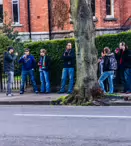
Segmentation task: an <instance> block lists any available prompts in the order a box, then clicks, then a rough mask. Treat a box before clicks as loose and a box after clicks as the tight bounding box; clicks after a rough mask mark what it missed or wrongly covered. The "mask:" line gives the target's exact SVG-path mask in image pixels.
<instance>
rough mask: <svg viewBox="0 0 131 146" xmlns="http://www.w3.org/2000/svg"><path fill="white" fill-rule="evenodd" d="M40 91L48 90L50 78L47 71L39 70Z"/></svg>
mask: <svg viewBox="0 0 131 146" xmlns="http://www.w3.org/2000/svg"><path fill="white" fill-rule="evenodd" d="M40 81H41V92H50V79H49V72H48V71H44V70H42V71H40Z"/></svg>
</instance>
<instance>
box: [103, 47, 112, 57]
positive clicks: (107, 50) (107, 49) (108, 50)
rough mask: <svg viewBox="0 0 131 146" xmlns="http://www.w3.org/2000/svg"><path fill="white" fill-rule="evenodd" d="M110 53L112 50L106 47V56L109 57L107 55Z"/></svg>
mask: <svg viewBox="0 0 131 146" xmlns="http://www.w3.org/2000/svg"><path fill="white" fill-rule="evenodd" d="M110 53H111V50H110V48H108V47H105V48H104V54H105V55H107V54H110Z"/></svg>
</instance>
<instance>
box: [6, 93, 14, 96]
mask: <svg viewBox="0 0 131 146" xmlns="http://www.w3.org/2000/svg"><path fill="white" fill-rule="evenodd" d="M8 95H9V96H14V94H12V93H11V94H8V93H6V96H8Z"/></svg>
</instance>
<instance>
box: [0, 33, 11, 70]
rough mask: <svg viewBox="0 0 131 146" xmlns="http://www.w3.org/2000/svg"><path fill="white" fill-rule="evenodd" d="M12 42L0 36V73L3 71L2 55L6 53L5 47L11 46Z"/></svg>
mask: <svg viewBox="0 0 131 146" xmlns="http://www.w3.org/2000/svg"><path fill="white" fill-rule="evenodd" d="M12 44H13V41H12V40H10V39H9V38H8V37H7V36H5V35H3V34H0V71H1V70H2V69H3V55H4V52H5V51H7V47H8V46H10V45H12Z"/></svg>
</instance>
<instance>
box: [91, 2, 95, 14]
mask: <svg viewBox="0 0 131 146" xmlns="http://www.w3.org/2000/svg"><path fill="white" fill-rule="evenodd" d="M91 8H92V13H93V16H95V13H96V3H95V0H91Z"/></svg>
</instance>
